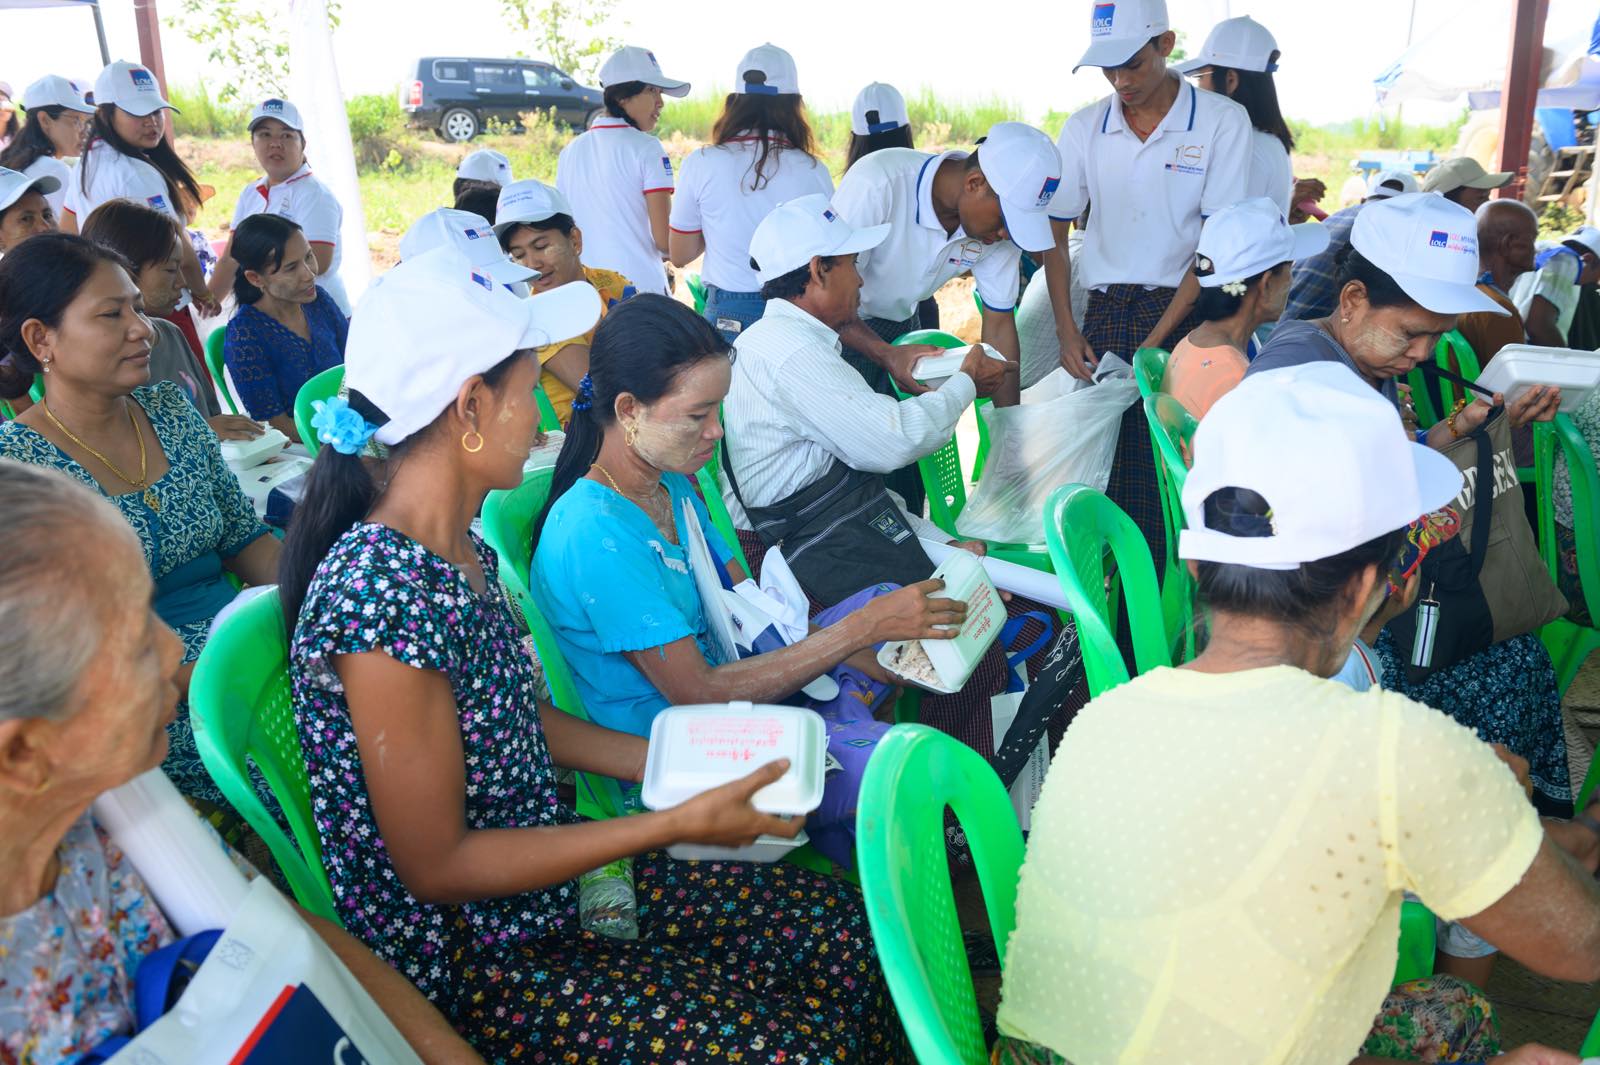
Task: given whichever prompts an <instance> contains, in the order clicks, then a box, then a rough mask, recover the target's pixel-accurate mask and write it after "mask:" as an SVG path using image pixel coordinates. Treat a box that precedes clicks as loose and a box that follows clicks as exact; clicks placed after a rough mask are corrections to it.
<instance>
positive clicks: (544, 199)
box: [494, 178, 572, 235]
mask: <svg viewBox="0 0 1600 1065" xmlns="http://www.w3.org/2000/svg"><path fill="white" fill-rule="evenodd" d="M558 214H564V215H566V216H567V217H568V218H571V217H572V205H571V204H570V203H568V202H567V198H566V197H565V196H563V195H561V190H560V189H557V188H556V187H555V186H553V185H546V184H545V183H544V182H542V181H536V180H535V179H533V178H523V179H522V180H521V181H513V182H512V183H511V184H509V185H507V186H506V187H505V188H503V189H501V190H500V199H499V201H498V202H497V203H496V204H495V208H494V231H495V233H496V235H499V234H503V233H505V231H506V230H508V229H510V228H511V227H512V226H515V225H522V224H526V223H528V222H543V221H544V220H545V219H546V218H550V217H551V216H553V215H558Z"/></svg>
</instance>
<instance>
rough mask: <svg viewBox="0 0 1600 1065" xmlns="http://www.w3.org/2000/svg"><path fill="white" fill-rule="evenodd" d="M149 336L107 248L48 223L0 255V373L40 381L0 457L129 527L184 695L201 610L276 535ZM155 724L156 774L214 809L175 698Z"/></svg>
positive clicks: (263, 570)
mask: <svg viewBox="0 0 1600 1065" xmlns="http://www.w3.org/2000/svg"><path fill="white" fill-rule="evenodd" d="M153 335H154V333H153V331H152V329H151V327H150V322H149V320H148V319H147V318H146V317H145V316H144V313H143V301H142V299H141V297H140V294H139V288H138V286H137V285H136V284H134V281H133V279H132V277H131V276H130V274H129V268H128V265H127V261H126V260H124V259H123V258H122V257H121V256H120V255H118V254H117V253H116V252H114V251H111V250H109V249H107V248H104V247H102V246H100V245H98V244H95V243H93V242H91V241H88V240H85V239H83V238H82V237H76V236H69V235H67V234H64V233H50V234H45V235H43V236H40V237H35V238H34V239H32V240H29V241H27V242H26V243H25V244H23V245H19V246H18V247H17V248H16V249H15V250H14V251H12V252H11V253H9V254H8V255H6V257H5V258H4V259H0V352H3V353H4V355H5V362H4V364H0V385H3V384H6V383H9V382H7V381H6V380H4V378H6V377H7V376H20V377H22V378H23V379H31V378H32V376H33V374H35V373H41V372H42V373H44V374H45V381H46V382H47V384H46V388H47V390H48V393H49V398H47V399H46V400H44V401H43V402H41V403H38V404H35V405H34V406H32V407H30V408H29V409H28V410H26V411H24V412H23V413H22V414H21V415H20V416H19V417H18V418H17V420H16V421H12V422H7V423H5V424H4V425H0V457H4V458H11V459H17V460H18V461H21V462H30V463H34V464H35V465H40V466H50V467H53V468H55V469H59V470H61V471H63V472H65V473H66V474H68V475H69V476H71V477H74V478H76V479H78V480H79V481H82V482H83V483H84V484H87V485H89V486H90V487H92V488H94V489H96V490H98V491H99V492H100V493H101V494H103V495H105V496H106V497H107V498H108V499H110V501H111V503H112V504H113V505H114V506H115V507H116V508H117V509H118V510H119V511H121V512H122V516H123V517H124V518H126V519H127V520H128V524H130V525H132V526H133V529H134V531H135V532H137V533H138V534H139V540H140V542H141V543H142V544H143V545H144V553H145V561H146V562H147V563H148V564H149V566H150V574H151V576H152V577H154V578H155V583H156V596H155V610H156V613H157V614H158V615H160V617H161V620H163V621H165V622H166V623H167V624H168V625H170V626H171V627H172V628H173V629H175V630H176V631H177V633H178V635H179V636H180V637H182V639H183V648H184V655H183V661H184V665H183V668H182V669H181V670H180V671H179V673H178V686H179V690H180V694H182V695H183V696H184V697H185V698H186V697H187V694H188V687H189V676H190V674H191V672H192V671H193V668H194V661H195V659H197V658H199V657H200V648H201V647H202V646H203V645H204V644H205V639H206V634H207V632H208V631H209V629H210V627H211V621H212V619H213V618H215V617H216V615H217V613H218V612H219V611H220V610H221V609H222V608H223V607H224V606H226V605H228V603H229V602H230V601H231V600H232V599H233V597H234V595H235V588H234V585H233V584H232V582H231V581H230V580H229V577H230V575H231V576H233V577H236V578H238V579H239V580H241V581H243V582H244V583H245V584H271V583H273V582H274V580H275V574H276V569H277V563H278V541H277V540H276V539H274V538H273V537H272V536H271V535H270V533H269V531H268V529H267V527H266V526H265V525H263V524H262V523H261V522H260V520H258V519H257V517H256V514H255V511H254V509H253V508H252V507H251V505H250V501H249V499H247V498H246V497H245V494H244V492H243V490H242V489H241V488H240V487H239V481H238V479H237V478H235V477H234V475H233V473H232V472H231V471H230V470H229V469H228V467H227V465H226V464H225V463H224V462H223V461H222V452H221V449H220V448H219V447H218V444H217V437H216V434H214V433H213V432H212V431H211V430H210V428H208V427H207V425H206V423H205V421H204V420H203V419H202V418H201V417H200V413H199V411H197V410H195V408H194V406H193V404H191V403H190V402H189V399H188V397H187V396H186V395H184V392H183V390H182V389H181V388H179V387H178V386H177V385H175V384H173V383H171V382H170V381H164V382H161V383H160V384H157V385H153V386H152V385H151V384H150V383H149V381H150V346H151V339H152V337H153ZM0 391H3V389H0ZM169 732H170V734H171V745H170V751H169V753H168V755H167V758H166V761H165V762H163V763H162V765H163V768H165V769H166V771H167V775H168V776H170V777H171V778H172V780H173V783H174V784H176V785H177V786H178V790H180V791H182V792H183V793H184V794H185V795H187V796H189V797H190V798H191V799H198V800H201V801H202V802H203V803H211V804H215V805H216V806H217V807H219V808H222V809H224V810H225V809H226V806H225V802H224V800H223V798H222V795H221V792H220V791H218V790H217V788H216V785H215V784H213V783H212V781H211V777H210V776H209V774H207V773H206V771H205V767H204V766H202V765H201V763H200V759H199V756H198V754H197V753H196V752H195V747H194V737H193V735H192V733H191V732H190V730H189V716H188V713H187V704H185V705H183V706H180V707H179V713H178V718H177V720H176V721H174V722H173V724H172V725H170V726H169Z"/></svg>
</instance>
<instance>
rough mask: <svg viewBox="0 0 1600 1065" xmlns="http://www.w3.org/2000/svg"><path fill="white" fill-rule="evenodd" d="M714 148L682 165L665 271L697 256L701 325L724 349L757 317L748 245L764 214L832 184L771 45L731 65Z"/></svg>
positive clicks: (790, 74)
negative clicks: (702, 293) (702, 288)
mask: <svg viewBox="0 0 1600 1065" xmlns="http://www.w3.org/2000/svg"><path fill="white" fill-rule="evenodd" d="M733 84H734V90H733V92H731V93H729V94H728V97H727V99H726V100H724V101H723V104H722V113H721V114H719V115H718V116H717V122H716V125H715V126H714V127H713V128H712V131H711V144H710V145H708V146H707V147H704V148H701V149H699V150H698V151H696V152H693V153H692V154H690V155H689V157H688V158H686V159H684V161H683V166H682V168H681V171H680V173H679V174H678V191H677V193H676V195H674V197H673V200H672V216H671V234H670V236H669V237H668V248H669V251H670V258H671V260H672V265H673V266H677V267H684V266H688V265H689V264H690V263H691V262H693V261H694V260H695V259H696V258H698V257H699V256H700V255H701V254H704V255H705V257H706V259H705V265H703V266H702V267H701V268H700V277H701V279H702V280H703V281H704V282H705V285H706V310H705V315H706V321H708V322H710V323H711V324H712V325H714V326H716V327H717V329H718V330H719V331H720V332H721V333H722V335H723V337H724V338H726V339H727V341H728V342H729V343H730V344H731V343H732V342H733V340H734V338H735V337H737V336H738V335H739V333H740V331H741V330H743V329H745V328H748V327H749V326H750V325H751V324H752V323H753V322H755V321H756V320H757V319H758V318H760V317H761V309H762V307H764V306H765V305H766V300H764V299H762V298H761V291H760V290H761V283H760V281H758V280H757V279H756V272H755V270H753V269H751V267H750V238H751V236H753V235H754V234H755V231H756V226H757V225H758V224H759V223H760V222H761V220H762V219H763V218H765V217H766V216H767V212H768V211H770V210H772V209H773V208H774V207H776V206H778V204H780V203H785V202H787V201H789V200H793V199H797V198H798V197H801V196H806V195H810V194H812V193H817V192H820V193H822V194H823V195H825V196H831V195H833V178H832V177H831V176H829V174H828V168H827V166H826V165H824V164H823V163H822V162H821V161H820V160H818V159H817V146H816V140H815V138H814V137H813V136H812V133H811V123H810V121H809V120H808V119H807V117H806V105H805V101H804V100H803V99H802V98H801V96H800V78H799V75H798V74H797V73H796V72H795V67H794V57H793V56H791V55H790V54H789V53H788V52H786V51H784V50H783V49H782V48H779V47H778V46H777V45H775V44H763V45H761V46H760V47H757V48H752V49H751V50H750V51H748V52H746V53H745V54H744V57H743V58H742V59H740V60H739V64H738V66H737V67H735V68H734V74H733Z"/></svg>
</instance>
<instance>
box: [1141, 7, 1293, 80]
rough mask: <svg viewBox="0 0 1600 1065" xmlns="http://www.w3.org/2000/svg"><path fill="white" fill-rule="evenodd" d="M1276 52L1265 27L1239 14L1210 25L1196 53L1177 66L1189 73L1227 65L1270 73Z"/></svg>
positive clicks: (1271, 37)
mask: <svg viewBox="0 0 1600 1065" xmlns="http://www.w3.org/2000/svg"><path fill="white" fill-rule="evenodd" d="M1152 36H1153V35H1152ZM1277 52H1278V42H1277V40H1276V38H1274V37H1273V36H1272V34H1271V33H1270V32H1269V31H1268V30H1267V28H1266V27H1265V26H1263V25H1262V24H1261V23H1259V22H1257V21H1256V20H1255V19H1253V18H1251V17H1250V16H1249V15H1240V16H1239V17H1238V18H1230V19H1225V20H1223V21H1222V22H1219V23H1217V24H1216V25H1215V26H1213V27H1212V28H1211V35H1210V36H1208V37H1207V38H1206V43H1205V44H1204V45H1203V46H1201V48H1200V54H1199V55H1197V56H1195V57H1194V58H1193V59H1190V60H1187V61H1186V62H1184V63H1182V64H1180V65H1179V67H1178V69H1179V70H1180V71H1182V72H1183V73H1185V74H1193V73H1194V72H1195V71H1197V70H1204V69H1205V68H1206V67H1228V68H1230V69H1232V70H1254V71H1257V72H1259V73H1267V74H1270V73H1272V72H1273V71H1275V70H1277V69H1278V64H1277V62H1276V60H1275V59H1274V57H1275V56H1276V55H1277Z"/></svg>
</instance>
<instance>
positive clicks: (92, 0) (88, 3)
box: [0, 0, 99, 8]
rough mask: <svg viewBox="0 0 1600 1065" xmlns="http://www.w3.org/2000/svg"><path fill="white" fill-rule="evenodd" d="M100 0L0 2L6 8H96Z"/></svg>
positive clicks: (3, 0)
mask: <svg viewBox="0 0 1600 1065" xmlns="http://www.w3.org/2000/svg"><path fill="white" fill-rule="evenodd" d="M98 2H99V0H0V8H6V7H94V6H95V5H96V4H97V3H98Z"/></svg>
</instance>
